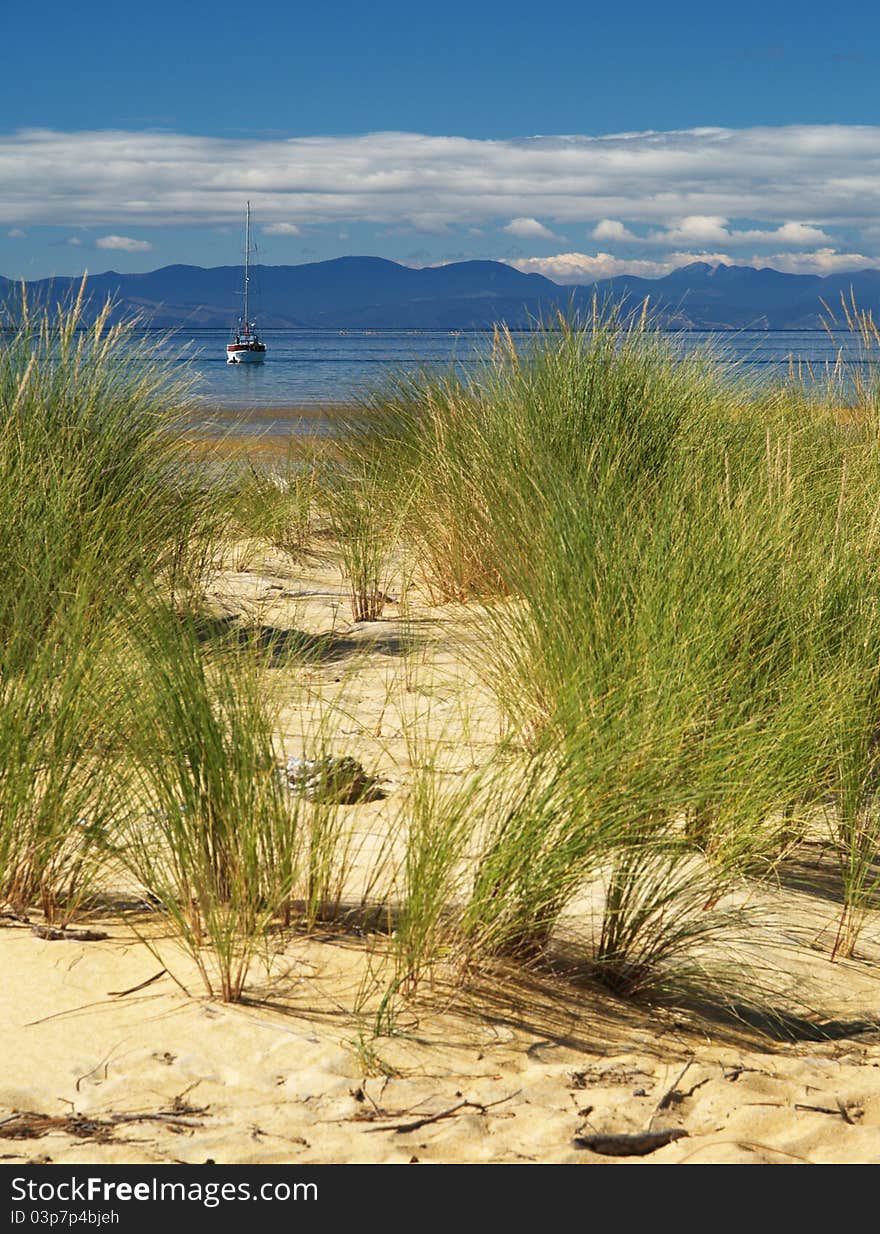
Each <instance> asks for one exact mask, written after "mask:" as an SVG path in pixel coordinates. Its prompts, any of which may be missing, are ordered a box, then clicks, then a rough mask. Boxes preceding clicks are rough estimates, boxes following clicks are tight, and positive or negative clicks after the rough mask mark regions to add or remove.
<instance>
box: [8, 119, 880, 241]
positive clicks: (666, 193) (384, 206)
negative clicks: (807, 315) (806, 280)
mask: <svg viewBox="0 0 880 1234" xmlns="http://www.w3.org/2000/svg"><path fill="white" fill-rule="evenodd" d="M0 183H2V184H3V199H2V203H0V225H2V224H4V223H6V224H7V225H9V226H12V225H19V226H26V225H28V226H29V225H34V224H55V225H59V226H67V227H75V226H85V227H108V228H110V229H112V230H113V231H114V232H116V231H117V230H118V231H119V232H121V233H122V234H125V230H126V229H127V227H133V226H141V225H157V226H158V225H189V226H199V227H212V226H218V225H223V224H230V223H232V224H236V223H238V221H239V219H240V217H241V214H242V210H243V205H244V202H245V200H246V199H248V198H250V200H251V201H252V203H253V207H254V213H255V216H256V218H257V220H258V222H259V223H260V225H261V226H271V225H273V224H276V223H282V222H287V223H289V224H292V225H294V226H303V225H308V224H313V223H315V224H317V223H335V224H337V225H338V224H339V223H341V222H345V221H358V222H362V223H373V224H379V225H397V226H403V225H405V226H413V227H419V228H422V229H425V230H428V229H430V230H434V231H442V230H443V228H445V227H451V226H459V225H463V226H481V225H484V224H486V223H489V222H491V221H493V220H495V221H497V220H505V219H506V220H509V219H532V220H537V219H541V218H552V219H555V220H557V221H558V223H559V224H560V225H563V226H564V225H566V224H567V223H577V224H580V225H585V226H588V227H589V226H591V225H592V226H598V225H599V224H600V223H601V222H602V220H609V221H614V220H617V219H626V220H628V224H629V226H634V225H639V224H641V225H644V226H646V227H652V228H655V229H656V228H661V229H667V230H678V231H679V232H682V233H686V234H688V235H690V236H693V235H694V234H700V235H702V236H706V235H708V234H716V235H717V234H718V233H719V231H720V229H721V228H722V226H723V222H722V221H723V220H731V219H733V220H736V219H743V220H750V221H753V223H754V224H759V225H760V227H761V229H762V230H763V229H768V230H772V229H773V228H778V227H779V226H780V225H783V226H784V225H786V224H792V223H794V224H801V225H803V226H816V227H819V228H827V227H833V226H844V225H845V226H847V227H849V228H851V229H852V228H858V227H860V226H863V225H864V226H867V225H869V224H870V223H871V222H873V220H875V219H876V218H877V217H878V215H880V126H869V125H834V124H829V125H790V126H786V127H778V128H767V127H755V128H746V129H721V128H701V129H690V130H682V131H672V132H665V133H664V132H646V133H623V134H615V135H611V136H605V137H585V136H571V137H533V138H523V139H518V140H504V141H492V140H475V139H470V138H464V137H436V136H426V135H423V134H419V133H369V134H366V135H362V136H354V137H301V138H294V139H289V140H282V139H269V138H266V139H263V140H254V139H253V138H248V139H246V140H245V139H240V140H239V139H231V138H219V137H193V136H188V135H183V134H175V133H169V132H163V133H156V132H125V131H99V132H80V133H62V132H53V131H48V130H25V131H22V132H19V133H15V134H11V135H2V136H0ZM696 220H702V222H701V223H698V222H697V221H696ZM700 228H702V230H700ZM618 238H619V237H618Z"/></svg>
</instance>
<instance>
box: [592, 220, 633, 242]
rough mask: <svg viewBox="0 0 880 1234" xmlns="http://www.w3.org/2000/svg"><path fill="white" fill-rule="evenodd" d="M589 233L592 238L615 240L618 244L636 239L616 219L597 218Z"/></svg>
mask: <svg viewBox="0 0 880 1234" xmlns="http://www.w3.org/2000/svg"><path fill="white" fill-rule="evenodd" d="M591 234H592V236H593V239H594V240H615V241H617V242H618V243H620V244H626V243H629V242H632V241H634V240H638V236H634V235H633V233H632V232H631V231H630V230H629V228H628V227H625V226H624V225H623V223H621V222H620V221H619V220H618V219H599V222H598V223H597V224H596V226H595V227H594V228H593V230H592V233H591Z"/></svg>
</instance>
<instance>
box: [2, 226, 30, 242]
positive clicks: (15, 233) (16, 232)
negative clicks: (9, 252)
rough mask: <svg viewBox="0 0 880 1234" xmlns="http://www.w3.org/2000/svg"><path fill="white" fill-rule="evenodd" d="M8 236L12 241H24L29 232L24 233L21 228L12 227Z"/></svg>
mask: <svg viewBox="0 0 880 1234" xmlns="http://www.w3.org/2000/svg"><path fill="white" fill-rule="evenodd" d="M6 234H7V236H9V238H10V240H23V239H24V237H25V236H26V235H27V232H24V231H22V230H21V228H20V227H10V229H9V231H7V233H6Z"/></svg>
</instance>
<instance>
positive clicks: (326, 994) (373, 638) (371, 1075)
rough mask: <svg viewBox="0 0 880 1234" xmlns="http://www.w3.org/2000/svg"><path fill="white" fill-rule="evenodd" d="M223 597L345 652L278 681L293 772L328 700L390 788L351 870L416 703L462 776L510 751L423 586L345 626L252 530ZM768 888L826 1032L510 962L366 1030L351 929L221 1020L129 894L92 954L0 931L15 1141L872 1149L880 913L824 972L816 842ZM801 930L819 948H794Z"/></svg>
mask: <svg viewBox="0 0 880 1234" xmlns="http://www.w3.org/2000/svg"><path fill="white" fill-rule="evenodd" d="M209 599H210V603H211V605H212V606H213V610H214V611H215V613H216V614H217V615H218V616H225V618H226V620H227V621H228V622H229V623H230V624H234V623H236V622H238V623H250V624H253V623H255V622H256V623H257V624H258V625H259V626H260V627H261V628H263V629H270V628H271V629H273V630H276V631H278V630H296V631H299V632H300V633H305V634H307V635H311V636H321V635H324V636H329V638H330V642H329V644H326V645H327V646H329V647H330V648H332V652H331V653H330V654H327V655H325V656H323V657H319V658H316V659H314V660H312V661H310V662H306V663H305V664H303V662H302V661H299V660H297V661H290V662H286V666H285V663H280V664H279V666H278V667H277V669H275V670H274V672H275V673H276V675H277V688H278V689H279V690H280V692H281V695H282V696H283V695H284V693H285V690H288V689H289V688H290V687H289V685H288V684H286V681H287V679H288V678H292V677H294V676H295V677H296V680H297V690H296V692H295V694H296V699H295V701H294V702H290V703H287V704H286V705H285V706H284V707H283V708H282V710H281V713H280V714H281V723H280V726H279V730H278V732H277V733H276V741H277V752H278V758H279V763H280V762H282V761H283V760H284V758H285V757H286V756H288V755H291V754H298V753H301V752H302V751H303V749H304V748H307V746H308V740H309V737H308V734H309V733H314V731H315V728H314V726H315V724H316V723H317V722H318V720H319V719H320V717H322V716H323V717H324V719H325V721H326V716H327V714H328V710H329V711H331V712H333V713H334V715H335V717H336V721H337V722H336V724H335V728H334V734H335V735H334V743H335V745H336V746H337V747H338V749H339V750H340V752H343V751H344V752H345V753H348V754H352V755H353V756H355V757H357V758H358V759H360V760H362V762H363V763H364V765H365V766H367V767H369V768H371V769H373V770H375V771H376V773H377V774H378V775H379V776H381V777H382V783H383V785H384V789H385V792H386V795H385V797H384V798H383V799H382V800H380V801H374V802H364V803H362V804H359V805H353V806H350V807H348V815H347V817H348V818H349V820H350V824H351V827H352V829H353V833H355V834H357V835H358V836H359V837H360V838H361V842H360V847H359V848H358V860H359V861H361V863H362V864H363V862H366V865H369V860H368V857H369V854H370V853H375V851H376V845H381V841H382V837H383V835H387V833H388V830H389V828H390V820H391V819H392V818H393V816H394V812H395V810H396V809H397V808H398V806H399V803H400V802H401V800H402V799H404V798H405V796H406V794H407V792H408V791H409V789H410V784H411V781H412V776H413V774H414V768H413V761H414V748H413V745H412V743H411V741H410V742H408V741H407V740H406V733H405V730H406V728H407V725H408V724H409V725H410V726H411V725H412V722H413V716H417V717H418V718H419V723H420V724H421V725H422V726H423V728H424V730H425V731H426V732H430V733H431V735H432V736H433V738H434V739H435V740H436V741H438V742H441V743H442V744H443V748H444V750H445V751H446V755H445V759H444V764H443V767H442V775H443V776H444V777H446V778H447V779H448V780H449V781H450V782H451V781H454V779H455V777H457V776H461V775H462V774H465V773H466V772H467V770H468V769H470V768H473V767H477V766H479V765H480V764H481V763H483V762H484V761H485V760H486V758H487V757H488V754H489V752H490V751H491V750H492V749H493V748H494V746H495V745H496V744H497V741H498V737H499V717H498V714H497V711H496V710H495V707H494V704H493V701H492V699H491V698H490V697H489V696H488V695H487V694H485V693H483V692H481V691H480V688H479V687H478V685H477V684H476V682H475V681H474V679H473V675H472V671H471V669H470V668H469V667H468V664H469V660H468V657H467V656H465V655H464V654H463V651H464V649H465V647H466V645H467V642H468V640H473V639H474V638H475V637H478V636H479V623H478V621H477V624H476V625H475V624H474V618H473V616H472V614H468V620H467V622H465V620H464V614H463V610H462V609H461V608H460V607H458V606H454V605H447V606H431V605H429V604H428V603H427V601H426V599H425V597H424V596H421V597H417V598H416V600H415V601H414V602H413V605H412V609H411V611H410V612H409V613H408V624H407V627H406V631H404V630H403V629H402V623H401V617H400V614H399V610H398V608H397V606H396V605H394V604H389V605H388V607H387V609H386V613H385V614H384V615H383V618H382V620H380V621H377V622H373V623H361V624H359V625H357V626H353V625H352V624H351V623H350V622H349V620H348V611H349V610H348V607H347V603H348V602H347V593H346V590H345V587H344V586H343V584H342V582H341V579H340V575H339V572H338V570H336V568H335V567H334V565H333V562H332V558H331V559H326V558H325V559H324V560H319V559H318V558H312V559H310V561H309V562H308V563H306V564H305V565H304V566H296V567H292V566H291V564H290V562H289V560H288V561H285V560H284V559H283V558H282V557H280V556H278V555H272V554H270V553H268V554H267V553H266V551H265V549H263V550H259V549H258V548H257V547H255V546H253V545H248V544H245V543H242V544H240V545H238V546H237V547H236V549H235V552H234V553H233V554H232V557H231V559H230V560H229V561H228V562H227V563H226V565H225V567H224V568H223V569H222V570H219V571H217V572H216V574H215V576H214V578H213V579H212V581H211V586H210V595H209ZM414 631H415V634H414V633H413V632H414ZM404 634H405V635H406V639H407V640H408V642H407V644H406V646H407V650H406V651H405V653H404ZM303 681H305V684H306V687H307V688H306V691H305V694H304V693H303V690H302V685H303ZM291 697H292V695H291ZM304 698H306V699H310V700H311V702H310V703H308V702H306V703H304V702H303V699H304ZM340 717H341V718H340ZM365 855H366V856H365ZM358 868H359V866H358V861H355V862H354V863H353V873H352V875H351V878H352V880H353V882H355V883H356V881H357V877H358V875H357V869H358ZM756 894H757V893H756ZM760 894H761V895H762V896H764V897H766V899H767V901H768V903H769V902H772V904H773V907H774V922H775V924H774V926H773V929H774V930H775V931H776V934H775V935H774V934H773V933H772V932H771V933H768V935H767V937H766V939H765V943H766V947H765V951H764V953H763V960H762V962H763V963H765V964H767V966H768V968H769V969H771V970H772V971H773V973H774V980H776V981H777V983H778V985H779V989H780V991H781V992H782V993H781V998H783V1000H784V999H785V998H786V997H788V998H789V1003H788V1005H789V1006H791V1007H795V1006H796V1005H798V1003H800V1005H803V1001H804V998H805V991H809V990H811V989H812V990H813V992H814V994H815V997H816V999H817V1000H818V1001H819V1002H820V1003H821V1014H820V1015H819V1016H818V1018H816V1017H814V1018H813V1019H812V1020H810V1021H807V1020H806V1019H802V1020H797V1019H794V1018H792V1019H791V1020H790V1021H789V1022H788V1023H787V1024H786V1026H785V1029H784V1031H780V1026H779V1025H777V1026H776V1027H775V1029H774V1030H773V1032H772V1033H767V1032H760V1031H758V1030H757V1029H756V1028H754V1027H749V1026H748V1025H747V1024H745V1023H739V1024H737V1023H736V1022H734V1021H732V1020H729V1019H728V1020H727V1021H723V1020H721V1019H717V1018H716V1019H715V1020H713V1019H711V1018H707V1017H706V1016H704V1015H701V1014H698V1013H697V1012H696V1011H688V1010H682V1009H675V1008H657V1007H648V1006H640V1005H639V1004H638V1003H632V1002H628V1001H624V1000H621V999H615V998H613V997H612V996H611V995H609V994H608V993H607V992H602V991H601V990H600V989H599V988H598V987H596V986H590V985H588V984H581V985H580V986H578V985H577V984H574V985H573V984H572V983H571V982H570V981H564V980H562V979H561V978H559V977H558V976H553V975H552V974H550V973H548V972H543V973H542V972H540V971H534V972H529V971H527V970H522V969H520V970H519V971H516V970H513V969H511V970H509V971H506V970H505V969H504V968H503V967H498V968H497V969H496V970H493V971H486V972H484V973H482V974H481V975H480V977H479V979H478V980H475V981H474V982H473V983H472V984H471V986H470V987H469V988H466V989H464V990H461V989H458V990H456V989H453V988H448V987H447V986H446V985H445V984H444V980H443V974H442V971H440V972H439V973H438V974H437V976H436V979H435V981H434V982H433V983H432V984H426V985H424V986H423V987H422V988H420V989H419V991H418V992H417V995H416V996H415V997H414V998H412V999H411V1000H409V1001H407V1002H406V1003H405V1004H404V1005H403V1006H402V1007H401V1008H400V1010H399V1014H398V1015H397V1017H396V1020H395V1023H394V1025H393V1029H392V1031H390V1032H389V1033H386V1034H382V1033H380V1034H379V1035H374V1024H375V1018H374V1013H375V998H374V996H373V995H372V994H371V993H370V991H371V990H372V989H373V988H374V987H375V988H376V989H381V985H382V983H381V976H382V965H383V963H384V961H383V946H382V941H381V937H378V936H371V935H369V934H367V933H365V931H364V930H363V929H350V930H346V929H344V928H341V927H340V926H339V925H338V924H337V925H335V926H331V925H328V926H327V928H326V930H321V929H319V930H317V931H316V932H315V933H314V934H312V935H311V936H310V937H304V936H303V937H290V938H287V939H286V940H285V941H284V943H283V947H282V949H281V950H280V953H279V954H277V955H276V956H275V957H274V961H273V963H272V966H271V970H270V971H269V972H267V973H261V972H260V971H255V973H254V975H253V979H252V980H251V982H250V983H249V988H248V998H247V1000H246V1002H245V1003H244V1004H241V1005H228V1004H222V1003H220V1002H218V1001H215V1000H211V999H208V998H206V997H205V996H204V994H203V992H202V990H201V987H200V983H199V980H198V975H197V974H196V972H195V969H194V966H193V964H192V961H191V959H189V958H188V957H187V956H186V955H185V954H184V953H183V952H182V951H181V949H180V948H179V947H178V946H177V945H176V944H175V943H174V942H173V941H172V940H170V939H169V938H166V937H164V936H163V934H162V931H161V926H160V923H159V920H158V918H157V915H156V914H155V912H150V911H148V908H149V906H148V905H146V904H145V903H144V902H143V901H139V899H138V897H137V894H136V893H135V892H133V891H132V888H131V887H130V886H126V885H125V883H124V881H121V882H120V885H119V886H110V885H108V886H107V887H106V888H104V889H103V891H102V896H101V898H100V899H99V902H98V903H96V905H95V906H94V907H93V908H92V909H91V910H90V911H89V912H88V913H86V914H84V915H81V917H80V918H79V919H78V920H77V921H76V923H75V924H76V927H77V929H83V928H86V929H88V930H90V931H93V932H95V933H96V934H98V935H101V936H102V937H98V938H96V939H94V940H92V941H79V940H77V939H76V938H66V939H62V940H54V941H53V940H50V939H46V938H43V937H39V936H37V935H36V934H35V932H34V928H33V927H34V926H39V922H40V918H39V915H36V914H35V915H32V916H31V918H30V919H29V920H20V919H19V920H16V919H13V918H11V917H7V918H5V919H4V921H3V927H4V928H3V929H2V930H0V953H2V955H0V963H2V966H3V971H4V972H5V973H6V974H7V979H6V981H5V982H4V983H3V988H2V991H0V1031H2V1034H3V1040H4V1059H5V1065H4V1067H3V1069H2V1080H0V1152H2V1156H3V1159H4V1161H6V1162H50V1161H51V1162H56V1163H74V1162H76V1163H97V1162H115V1163H139V1162H148V1163H157V1164H168V1163H173V1162H186V1163H199V1162H205V1161H213V1162H216V1163H218V1164H230V1163H277V1162H293V1163H317V1162H389V1163H390V1162H397V1163H401V1164H404V1163H408V1162H474V1163H489V1162H492V1163H496V1162H557V1163H578V1164H598V1163H606V1164H608V1163H623V1164H626V1163H629V1164H637V1163H644V1162H653V1163H661V1162H664V1163H670V1164H671V1163H679V1162H682V1163H684V1162H689V1163H694V1164H696V1163H709V1162H743V1163H745V1162H771V1163H777V1162H778V1163H781V1162H813V1163H820V1162H874V1161H877V1160H878V1159H880V1026H878V1019H877V1015H878V1002H880V987H878V985H877V978H876V971H877V970H876V960H877V958H878V955H880V928H878V921H877V920H876V916H877V915H876V914H874V918H875V919H874V920H872V921H871V922H870V923H869V925H868V928H866V930H865V932H864V933H863V935H862V938H861V941H860V944H859V949H858V951H857V953H856V957H855V958H854V959H853V960H851V961H847V962H845V963H844V962H835V963H831V961H830V959H829V950H830V942H831V939H832V938H833V932H834V926H835V918H836V914H837V911H838V907H839V906H838V905H837V904H836V903H835V902H834V888H833V872H832V873H829V869H828V864H827V861H826V860H825V859H824V858H823V856H822V853H821V849H820V847H819V846H815V847H813V848H809V849H806V850H801V851H799V852H798V854H797V855H796V856H793V857H792V859H791V861H790V863H789V864H788V866H783V867H782V869H781V871H780V877H779V885H778V887H776V888H775V889H771V890H768V889H767V888H766V887H764V888H763V889H762V890H761V893H760ZM795 935H797V937H798V938H799V939H803V938H806V937H809V938H811V939H812V949H811V948H810V947H803V946H801V947H799V948H798V950H797V953H796V957H795V954H794V952H793V950H792V947H791V939H792V937H794V936H795ZM371 983H372V984H371ZM786 989H787V991H788V993H787V994H786ZM365 991H366V993H365ZM795 991H796V993H797V996H798V997H797V999H795V997H794V992H795ZM371 999H372V1000H373V1001H371ZM786 1035H787V1036H788V1037H789V1039H788V1040H785V1039H783V1038H785V1037H786ZM809 1037H812V1038H813V1039H805V1038H809ZM791 1038H794V1039H791ZM654 1133H670V1134H668V1135H665V1141H666V1142H665V1143H664V1142H663V1141H664V1135H659V1138H658V1135H655V1134H654ZM621 1135H624V1136H626V1135H639V1136H641V1137H642V1138H643V1140H644V1137H645V1135H648V1136H649V1139H648V1140H644V1143H643V1144H642V1149H644V1147H645V1144H647V1145H648V1149H649V1151H645V1152H644V1155H640V1156H625V1157H621V1156H611V1155H607V1154H608V1152H610V1151H613V1150H614V1147H615V1145H618V1148H617V1151H620V1149H619V1144H620V1141H619V1139H618V1140H615V1139H613V1137H620V1136H621ZM652 1135H653V1136H654V1138H653V1139H650V1136H652ZM591 1137H593V1138H591ZM603 1137H605V1138H604V1139H603ZM608 1137H612V1140H611V1149H609V1148H608V1140H607V1138H608Z"/></svg>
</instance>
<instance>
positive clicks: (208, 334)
mask: <svg viewBox="0 0 880 1234" xmlns="http://www.w3.org/2000/svg"><path fill="white" fill-rule="evenodd" d="M514 337H515V339H516V340H517V343H518V344H519V345H521V346H522V347H524V348H527V347H528V345H529V340H530V336H529V334H527V333H525V332H523V333H522V334H519V333H517V334H515V335H514ZM674 337H675V338H676V340H677V341H678V343H679V344H680V346H681V347H682V348H684V349H691V348H694V347H705V346H707V345H710V346H711V347H713V348H714V350H715V351H716V353H717V354H718V356H719V357H720V358H721V359H722V360H723V361H724V362H726V363H731V364H737V363H740V364H745V365H746V366H747V367H748V369H749V370H750V371H751V372H753V373H754V374H755V375H756V376H759V375H764V376H766V377H768V378H772V377H774V376H777V375H778V376H783V375H784V374H785V373H786V372H787V371H788V369H789V365H790V364H791V363H792V362H794V363H795V364H797V363H800V364H802V365H809V366H810V368H811V369H812V371H813V373H814V374H816V375H817V376H821V375H823V374H824V373H825V371H826V366H829V365H833V364H834V362H835V360H836V358H837V353H838V347H839V346H840V345H841V340H838V341H837V342H835V341H834V340H832V339H831V338H830V336H829V335H828V334H827V333H826V332H825V331H823V330H815V331H758V330H744V331H740V332H714V331H688V332H686V333H680V334H676V335H675V336H674ZM263 338H264V341H265V342H266V345H267V348H268V351H267V357H266V361H265V363H264V364H257V365H252V364H240V365H229V364H227V363H226V353H225V347H226V342H227V340H228V333H227V332H226V331H225V330H182V331H180V332H178V333H177V334H176V335H175V336H174V338H173V339H172V340H171V341H170V342H167V343H165V344H164V348H165V350H166V351H167V354H168V357H169V359H172V360H173V361H174V363H175V364H179V365H181V366H184V367H185V368H186V369H187V370H188V371H189V373H191V375H192V376H193V377H194V378H195V379H196V393H197V395H198V397H199V399H200V400H201V403H202V405H203V407H204V412H205V415H204V421H203V424H204V426H205V427H207V426H208V424H209V423H211V422H212V418H213V417H212V413H216V412H220V413H226V414H224V415H222V420H224V421H226V422H227V426H228V420H229V418H230V417H229V414H228V413H233V412H235V413H245V414H244V417H243V418H244V421H245V424H246V426H248V427H249V428H250V429H252V431H254V432H264V431H266V430H267V429H268V430H270V431H271V429H272V427H273V416H272V412H273V411H275V410H278V409H282V408H283V409H293V408H303V409H310V410H311V411H312V412H313V413H317V416H315V415H314V414H313V416H312V417H311V420H312V422H311V424H310V428H311V429H312V430H314V429H315V428H317V429H318V430H319V431H320V429H321V419H322V417H321V415H320V412H321V409H323V408H326V409H329V408H331V407H338V406H340V405H344V404H349V403H352V402H354V401H356V400H357V399H358V398H359V397H362V396H363V395H364V393H365V392H367V391H369V390H371V389H378V388H381V386H382V384H383V382H385V381H386V380H387V379H388V377H389V375H391V374H393V373H402V372H407V371H413V370H418V369H419V368H422V367H425V366H430V367H438V366H439V367H444V366H445V367H447V368H448V367H451V366H456V367H458V368H459V369H460V370H463V371H466V370H467V369H468V368H470V367H471V366H472V365H473V364H474V363H475V362H477V361H479V360H480V359H481V358H483V357H485V356H486V355H488V354H491V348H492V333H491V332H489V331H463V332H460V333H456V332H450V331H446V330H443V331H441V330H431V331H405V330H382V331H362V330H348V331H342V330H270V331H266V332H264V333H263ZM842 341H843V346H844V350H845V354H846V355H848V357H849V359H850V360H851V361H852V360H855V359H856V355H857V352H856V345H855V342H854V341H853V340H852V339H851V338H847V337H846V336H843V340H842ZM235 419H236V420H237V419H238V416H236V417H235ZM285 420H286V423H287V424H288V425H289V423H290V422H289V418H285ZM279 427H280V424H279ZM326 427H327V428H328V429H329V421H328V425H327V426H326Z"/></svg>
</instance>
